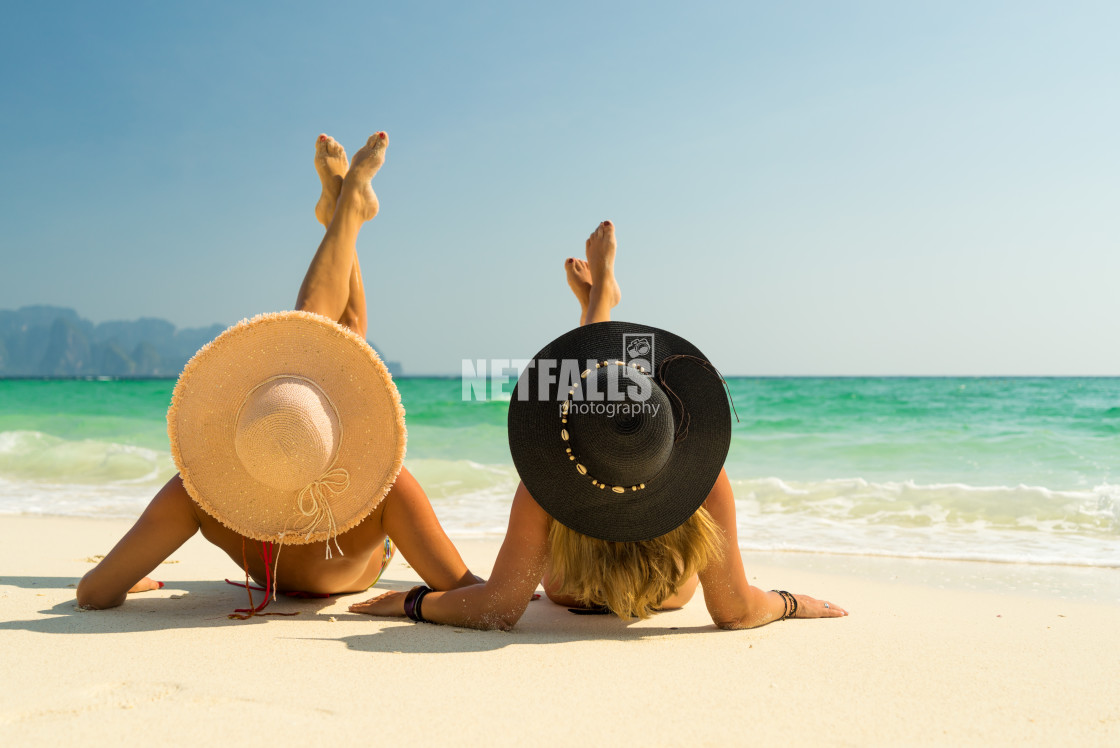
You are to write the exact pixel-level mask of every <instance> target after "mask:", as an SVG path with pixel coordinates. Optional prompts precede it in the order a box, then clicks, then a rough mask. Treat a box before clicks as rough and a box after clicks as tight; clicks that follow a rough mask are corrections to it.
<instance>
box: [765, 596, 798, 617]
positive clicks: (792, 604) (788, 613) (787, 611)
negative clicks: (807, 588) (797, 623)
mask: <svg viewBox="0 0 1120 748" xmlns="http://www.w3.org/2000/svg"><path fill="white" fill-rule="evenodd" d="M770 591H771V592H777V593H778V594H779V595H781V596H782V604H783V606H784V612H783V613H782V617H781V618H779V619H778V620H779V621H784V620H786V619H787V618H793V617H794V616H795V615H797V598H796V597H794V596H793V593H791V592H786V591H785V590H770Z"/></svg>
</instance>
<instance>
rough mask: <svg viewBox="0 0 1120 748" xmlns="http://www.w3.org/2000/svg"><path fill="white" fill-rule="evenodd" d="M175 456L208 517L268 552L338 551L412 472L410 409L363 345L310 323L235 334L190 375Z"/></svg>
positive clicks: (280, 319) (173, 425)
mask: <svg viewBox="0 0 1120 748" xmlns="http://www.w3.org/2000/svg"><path fill="white" fill-rule="evenodd" d="M167 431H168V435H169V437H170V439H171V454H172V456H173V457H174V459H175V464H176V466H177V467H178V468H179V473H180V475H181V476H182V480H183V485H184V486H185V488H186V490H187V493H189V494H190V496H191V498H193V499H194V500H195V502H197V503H198V505H199V506H200V507H202V509H204V510H205V511H206V512H207V513H208V514H210V515H211V516H213V517H214V518H215V519H217V520H218V521H219V522H221V523H222V524H223V525H225V526H226V527H228V528H229V529H231V530H233V531H234V532H236V533H239V534H241V535H244V536H246V537H249V538H253V539H256V540H262V541H271V542H280V543H292V544H300V543H313V542H317V541H323V540H325V541H328V542H329V540H330V539H331V538H332V537H334V536H336V535H338V534H340V533H343V532H346V531H347V530H349V529H350V528H352V527H354V526H355V525H357V524H358V523H359V522H361V521H362V519H364V518H365V517H366V516H367V515H369V513H370V512H371V511H373V509H374V508H375V507H376V506H377V505H378V504H379V503H380V502H381V500H382V499H383V498H385V495H386V494H387V493H388V492H389V489H390V488H392V486H393V483H394V482H395V481H396V479H397V475H398V473H399V472H400V470H401V466H402V464H403V462H404V453H405V440H406V434H405V425H404V408H403V406H402V405H401V401H400V394H399V393H398V392H397V388H396V385H394V384H393V379H392V377H391V376H390V374H389V370H388V369H387V368H386V366H385V364H384V363H383V362H382V361H381V359H380V358H379V357H378V356H377V354H376V353H375V352H374V351H373V349H372V348H370V346H369V344H368V343H366V341H365V340H363V339H362V338H361V337H360V336H359V335H357V334H355V333H354V332H353V331H351V330H349V329H347V328H345V327H343V326H342V325H339V324H338V323H337V322H334V321H332V320H330V319H328V318H326V317H323V316H321V315H318V314H312V313H310V312H279V313H274V314H262V315H260V316H258V317H254V318H253V319H251V320H243V321H242V322H240V323H239V324H237V325H234V326H233V327H231V328H229V329H228V330H226V331H225V332H223V333H222V334H221V335H219V336H218V337H217V338H215V339H214V340H213V341H212V342H210V343H208V344H207V345H206V346H204V347H203V348H202V349H201V350H199V351H198V353H196V354H195V355H194V357H193V358H191V360H190V361H189V362H188V363H187V365H186V367H185V368H184V369H183V373H182V374H181V375H180V376H179V381H178V383H177V384H176V385H175V391H174V394H173V395H172V398H171V407H170V409H169V410H168V412H167Z"/></svg>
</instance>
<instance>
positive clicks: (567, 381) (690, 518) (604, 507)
mask: <svg viewBox="0 0 1120 748" xmlns="http://www.w3.org/2000/svg"><path fill="white" fill-rule="evenodd" d="M586 250H587V261H586V262H585V261H583V260H573V259H569V260H568V261H567V263H566V269H567V274H568V283H569V285H570V286H571V288H572V291H573V292H574V293H575V294H576V297H577V298H578V299H579V301H580V309H581V314H580V325H581V326H580V327H578V328H576V329H575V330H572V331H571V332H568V333H566V334H564V335H561V336H560V337H559V338H557V339H556V340H554V341H552V342H551V343H549V344H548V345H547V346H545V348H544V349H543V350H541V351H540V352H539V353H538V354H537V356H536V357H535V358H534V359H533V360H532V362H531V363H530V364H529V366H528V367H527V368H526V369H525V372H524V374H523V375H522V376H521V378H520V380H519V381H518V386H517V389H516V390H515V392H514V393H513V394H512V396H511V400H510V408H509V443H510V451H511V453H512V455H513V461H514V464H515V465H516V466H517V471H518V473H519V474H520V476H521V481H522V482H521V484H520V485H519V486H518V487H517V491H516V493H515V495H514V498H513V507H512V509H511V511H510V519H509V528H508V529H507V531H506V537H505V541H504V542H503V543H502V547H501V550H500V552H499V553H498V558H497V560H496V561H495V563H494V570H493V573H492V574H491V576H490V578H489V580H488V581H487V582H486V583H485V584H480V585H475V586H471V587H465V588H462V589H456V590H450V591H445V592H436V591H432V590H431V589H429V588H428V587H427V586H426V585H422V586H418V587H415V588H413V589H412V590H411V591H410V592H408V593H407V594H406V593H400V592H391V593H387V594H384V595H381V596H379V597H375V598H373V599H371V600H368V601H366V602H363V603H358V604H356V605H353V606H351V607H350V610H352V611H355V612H358V613H366V614H369V615H376V616H408V617H409V618H411V619H412V620H415V621H427V622H431V623H445V624H452V625H456V626H471V627H475V628H502V629H508V628H510V627H512V626H513V625H514V624H516V623H517V621H518V620H519V619H520V617H521V615H522V613H524V611H525V608H526V606H527V605H528V603H529V600H530V599H531V597H532V595H533V591H534V590H535V589H536V587H537V584H538V583H541V582H542V581H543V584H544V589H545V592H546V593H547V594H548V596H549V598H551V599H552V600H553V601H554V602H556V603H559V604H561V605H564V606H568V607H570V608H572V609H573V612H599V613H603V612H609V613H614V614H616V615H618V616H619V617H622V618H631V617H639V618H645V617H647V616H649V615H650V614H651V613H652V612H654V611H656V610H661V609H665V608H676V607H680V606H681V605H684V604H685V603H686V602H687V601H688V600H689V599H690V598H691V597H692V595H693V593H694V592H695V590H696V587H697V584H701V585H702V586H703V589H704V602H705V603H706V604H707V607H708V611H709V612H710V613H711V616H712V620H713V621H714V622H715V623H716V625H718V626H719V627H720V628H750V627H754V626H761V625H763V624H766V623H770V622H771V621H776V620H781V619H785V618H830V617H838V616H844V615H847V612H846V611H845V610H844V609H843V608H840V607H838V606H836V605H833V604H832V603H829V602H827V601H824V600H817V599H814V598H812V597H809V596H808V595H794V594H791V593H789V592H785V591H771V592H765V591H763V590H760V589H758V588H756V587H754V586H752V585H751V584H750V583H749V582H748V581H747V576H746V572H745V571H744V569H743V561H742V558H741V556H740V555H739V552H738V542H737V533H736V524H735V503H734V497H733V495H732V491H731V484H730V482H729V481H728V478H727V473H726V472H725V471H724V469H723V463H724V459H725V458H726V456H727V451H728V446H729V444H730V440H731V415H730V409H729V408H728V403H727V397H726V396H725V394H724V387H725V383H724V382H723V379H722V378H721V377H720V376H719V374H718V372H717V371H716V369H715V367H713V366H712V365H711V363H709V362H708V360H707V358H706V357H705V356H704V354H703V353H701V352H700V351H699V350H698V349H697V348H696V347H695V346H694V345H692V344H691V343H689V342H688V341H687V340H685V339H684V338H681V337H679V336H677V335H674V334H672V333H670V332H667V331H665V330H659V329H656V328H652V327H649V326H644V325H634V324H630V323H624V322H611V321H610V310H611V309H612V308H613V307H614V306H615V305H617V304H618V302H619V300H620V298H621V293H620V292H619V288H618V284H617V282H616V281H615V276H614V255H615V250H616V243H615V232H614V226H613V225H612V224H611V223H610V221H604V222H603V223H602V224H600V225H599V227H598V228H597V229H596V231H595V232H594V233H593V234H592V235H591V237H590V238H589V239H588V240H587V244H586Z"/></svg>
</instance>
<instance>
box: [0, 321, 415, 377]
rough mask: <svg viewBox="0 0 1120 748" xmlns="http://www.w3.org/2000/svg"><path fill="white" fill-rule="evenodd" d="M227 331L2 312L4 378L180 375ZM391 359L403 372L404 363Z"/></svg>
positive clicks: (0, 359)
mask: <svg viewBox="0 0 1120 748" xmlns="http://www.w3.org/2000/svg"><path fill="white" fill-rule="evenodd" d="M224 329H226V325H211V326H210V327H194V328H186V329H182V330H177V329H176V328H175V325H173V324H171V323H170V322H168V321H167V320H162V319H154V318H151V317H145V318H141V319H138V320H133V321H130V322H124V321H121V322H102V323H101V324H99V325H95V324H93V323H92V322H90V321H89V320H87V319H83V318H81V317H79V316H78V313H77V312H75V311H74V310H73V309H66V308H64V307H55V306H25V307H23V308H22V309H17V310H15V311H7V310H0V377H175V376H178V375H179V372H180V371H181V370H182V368H183V366H184V365H185V364H186V363H187V361H188V360H189V359H190V357H191V356H193V355H194V354H195V351H197V350H198V349H199V348H201V347H202V346H203V345H205V344H206V343H208V342H210V341H211V340H213V339H214V338H215V337H217V335H218V334H219V333H220V332H222V330H224ZM371 345H372V343H371ZM374 348H375V349H376V346H374ZM379 352H380V351H379ZM385 363H386V364H387V365H388V367H389V371H391V372H392V373H393V374H394V375H395V376H399V375H400V374H401V366H400V364H399V363H397V362H395V361H386V362H385Z"/></svg>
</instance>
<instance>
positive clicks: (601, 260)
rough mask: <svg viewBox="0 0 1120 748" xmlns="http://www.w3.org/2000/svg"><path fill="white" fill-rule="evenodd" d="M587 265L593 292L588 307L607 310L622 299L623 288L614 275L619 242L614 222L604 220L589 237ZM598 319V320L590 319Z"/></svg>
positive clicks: (598, 310)
mask: <svg viewBox="0 0 1120 748" xmlns="http://www.w3.org/2000/svg"><path fill="white" fill-rule="evenodd" d="M586 248H587V265H588V269H589V271H590V272H591V293H590V294H588V307H589V308H590V307H592V306H594V307H597V309H596V310H595V311H597V312H599V313H601V312H604V311H605V312H607V314H608V315H609V310H610V309H613V308H614V307H616V306H618V302H620V301H622V289H620V288H619V287H618V281H617V280H615V277H614V254H615V251H616V250H617V249H618V244H617V242H616V241H615V237H614V224H613V223H611V222H610V221H603V222H602V223H600V224H599V228H597V229H595V231H594V232H592V234H591V236H589V237H588V238H587V243H586ZM588 321H589V322H591V321H598V320H590V319H589V320H588Z"/></svg>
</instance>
